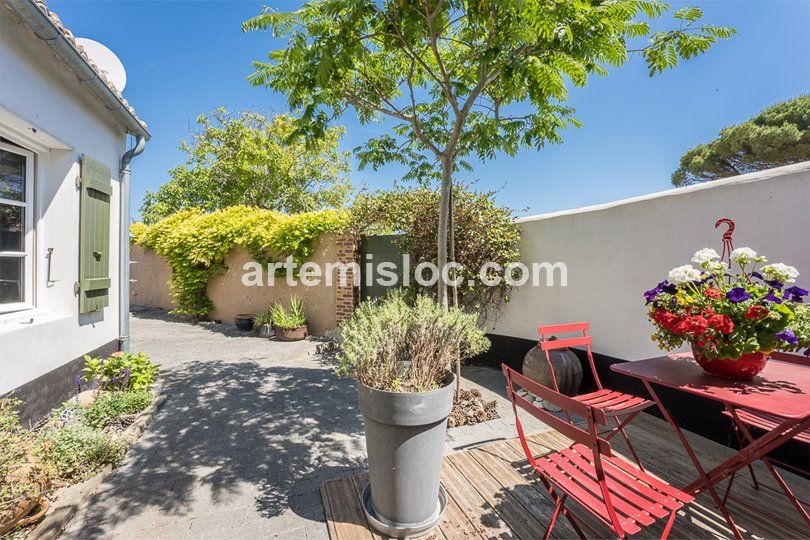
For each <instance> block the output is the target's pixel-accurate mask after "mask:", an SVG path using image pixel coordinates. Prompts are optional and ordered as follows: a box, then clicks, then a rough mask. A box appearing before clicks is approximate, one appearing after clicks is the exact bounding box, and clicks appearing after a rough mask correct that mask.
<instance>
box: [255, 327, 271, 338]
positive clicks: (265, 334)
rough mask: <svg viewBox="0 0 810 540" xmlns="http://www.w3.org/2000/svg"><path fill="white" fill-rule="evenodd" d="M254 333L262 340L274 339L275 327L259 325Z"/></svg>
mask: <svg viewBox="0 0 810 540" xmlns="http://www.w3.org/2000/svg"><path fill="white" fill-rule="evenodd" d="M253 332H254V333H255V334H256V336H257V337H261V338H269V337H273V326H272V325H269V324H259V325H257V326H256V327H255V328H254V329H253Z"/></svg>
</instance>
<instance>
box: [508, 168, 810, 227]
mask: <svg viewBox="0 0 810 540" xmlns="http://www.w3.org/2000/svg"><path fill="white" fill-rule="evenodd" d="M803 171H808V172H810V161H803V162H801V163H794V164H792V165H785V166H783V167H774V168H773V169H765V170H764V171H757V172H752V173H748V174H741V175H739V176H732V177H729V178H723V179H720V180H712V181H711V182H705V183H702V184H697V185H693V186H687V187H681V188H673V189H667V190H665V191H657V192H655V193H648V194H646V195H639V196H636V197H630V198H628V199H620V200H618V201H612V202H608V203H601V204H594V205H591V206H583V207H580V208H571V209H568V210H558V211H555V212H547V213H545V214H537V215H534V216H526V217H522V218H517V219H516V220H515V222H516V223H524V222H529V221H541V220H545V219H552V218H556V217H561V216H570V215H575V214H584V213H587V212H600V211H603V210H609V209H611V208H616V207H619V206H625V205H629V204H635V203H639V202H643V201H650V200H654V199H662V198H665V197H677V196H681V195H687V194H690V193H694V192H696V191H704V190H709V189H718V188H722V187H726V186H732V185H737V184H749V183H752V182H761V181H763V180H768V179H771V178H775V177H779V176H787V175H790V174H795V173H797V172H803Z"/></svg>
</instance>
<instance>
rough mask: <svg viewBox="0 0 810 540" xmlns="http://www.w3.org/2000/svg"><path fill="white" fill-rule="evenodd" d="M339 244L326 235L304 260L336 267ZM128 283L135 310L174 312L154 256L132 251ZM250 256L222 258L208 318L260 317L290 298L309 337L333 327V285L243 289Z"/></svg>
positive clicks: (167, 271) (163, 268)
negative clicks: (299, 307)
mask: <svg viewBox="0 0 810 540" xmlns="http://www.w3.org/2000/svg"><path fill="white" fill-rule="evenodd" d="M338 244H339V240H338V239H337V238H336V237H335V236H334V235H330V234H327V235H324V236H323V237H322V238H321V240H320V242H318V245H317V247H316V248H315V252H314V253H313V255H312V257H310V258H309V259H308V260H309V261H312V262H314V263H316V264H318V265H320V266H321V267H322V268H323V267H324V265H325V264H326V263H327V262H336V261H338V260H340V259H339V256H342V255H343V254H342V253H341V254H340V255H339V254H338ZM132 261H133V263H134V264H133V265H132V279H133V280H135V281H134V282H133V283H132V285H131V297H130V300H131V302H132V304H133V305H140V306H149V307H159V308H162V309H172V308H173V307H174V302H173V301H172V298H171V293H170V292H169V285H168V282H169V277H170V276H171V268H170V267H169V265H168V264H167V263H166V262H165V261H164V260H163V259H162V258H161V257H160V256H159V255H157V254H156V253H154V252H152V251H149V250H144V249H143V248H142V247H140V246H137V245H136V246H133V247H132ZM251 261H252V259H251V257H250V254H249V253H248V252H247V251H245V250H243V249H237V250H234V251H233V252H232V253H231V255H230V256H229V257H228V258H227V259H226V261H225V264H226V265H227V266H228V270H227V271H226V272H225V273H224V274H221V275H216V276H214V277H213V278H212V279H211V281H209V282H208V297H209V298H210V299H211V301H212V302H213V303H214V306H215V307H214V310H213V311H212V312H211V313H210V314H209V316H210V318H212V319H215V320H221V321H223V322H226V323H232V322H233V318H234V316H236V315H237V314H240V313H260V312H263V311H265V310H266V309H267V307H268V306H269V305H270V304H271V303H273V302H282V303H285V304H286V303H287V302H288V301H289V299H290V297H291V296H292V295H293V294H297V295H298V296H300V297H301V300H303V302H304V311H305V312H306V314H307V318H308V319H309V331H310V333H311V334H315V335H318V334H323V333H324V332H325V331H327V330H330V329H332V328H335V326H337V297H338V290H339V288H338V287H337V286H331V287H327V286H326V285H325V283H324V282H323V281H324V280H322V282H321V284H319V285H317V286H311V287H308V286H304V285H303V284H301V283H300V282H297V283H296V284H295V285H289V284H288V283H287V282H286V279H285V278H283V277H276V278H275V282H274V284H273V286H267V285H266V283H267V273H266V272H265V275H264V277H265V286H262V287H246V286H244V285H243V284H242V275H243V274H244V273H245V270H243V268H242V267H243V266H244V265H245V263H248V262H251Z"/></svg>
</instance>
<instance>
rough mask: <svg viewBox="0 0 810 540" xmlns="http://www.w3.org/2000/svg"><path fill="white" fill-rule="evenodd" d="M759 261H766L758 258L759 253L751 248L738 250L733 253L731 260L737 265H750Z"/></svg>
mask: <svg viewBox="0 0 810 540" xmlns="http://www.w3.org/2000/svg"><path fill="white" fill-rule="evenodd" d="M759 259H762V260H763V261H764V260H765V258H764V257H757V252H756V251H754V250H753V249H751V248H749V247H741V248H737V249H735V250H734V251H732V252H731V260H732V261H734V262H735V263H737V264H748V263H751V262H754V261H757V260H759Z"/></svg>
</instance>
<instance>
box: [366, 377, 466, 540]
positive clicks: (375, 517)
mask: <svg viewBox="0 0 810 540" xmlns="http://www.w3.org/2000/svg"><path fill="white" fill-rule="evenodd" d="M453 381H454V378H453V375H452V374H448V377H447V379H446V380H445V385H444V386H443V387H442V388H439V389H438V390H433V391H430V392H421V393H404V392H402V393H400V392H385V391H382V390H375V389H373V388H369V387H367V386H364V385H363V384H358V390H357V393H358V400H359V404H360V410H361V411H362V412H363V417H364V420H365V427H366V447H367V449H368V465H369V480H370V482H369V486H367V487H366V491H365V493H364V494H363V508H364V510H365V511H366V516H367V517H368V519H369V523H371V525H372V527H374V528H375V529H377V530H378V531H379V532H380V533H382V534H385V535H387V536H390V537H394V538H407V537H409V536H418V535H422V534H425V533H427V532H428V531H430V530H431V529H432V528H434V527H435V526H436V525H438V523H439V521H440V520H441V517H442V513H443V512H444V508H445V506H446V504H447V498H446V495H445V494H444V493H443V492H442V490H441V485H440V483H439V480H440V475H441V469H442V458H443V456H444V440H445V434H446V431H447V417H448V415H449V414H450V411H451V409H452V408H453V390H454V385H453Z"/></svg>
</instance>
